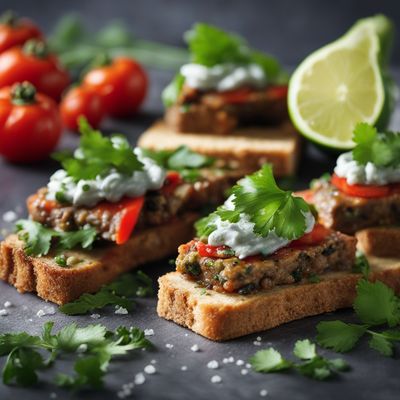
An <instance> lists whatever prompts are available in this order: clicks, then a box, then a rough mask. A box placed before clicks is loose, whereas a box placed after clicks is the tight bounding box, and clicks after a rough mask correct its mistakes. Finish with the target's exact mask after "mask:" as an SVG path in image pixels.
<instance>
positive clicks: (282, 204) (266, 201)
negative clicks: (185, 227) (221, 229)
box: [195, 164, 310, 240]
mask: <svg viewBox="0 0 400 400" xmlns="http://www.w3.org/2000/svg"><path fill="white" fill-rule="evenodd" d="M232 196H233V204H234V209H233V210H230V209H227V208H226V207H225V206H224V205H223V206H220V207H219V208H218V209H217V210H216V211H215V212H214V213H212V214H210V215H209V216H207V217H205V218H202V219H200V220H199V221H198V222H197V223H196V225H195V226H196V230H197V236H199V237H204V236H208V235H209V234H210V233H211V232H213V231H214V230H215V229H216V226H215V222H214V221H215V219H216V218H218V217H219V218H221V219H222V220H223V221H230V222H238V221H239V219H240V215H241V214H247V215H248V216H249V218H250V221H251V222H253V223H254V232H255V233H257V234H259V235H261V236H266V235H268V233H269V232H271V231H274V232H275V233H276V234H277V235H278V236H280V237H283V238H287V239H289V240H294V239H297V238H299V237H301V236H302V235H303V234H304V232H305V230H306V219H305V216H304V213H307V212H310V207H309V205H308V204H307V203H306V202H305V201H304V200H303V199H302V198H300V197H295V196H293V193H292V192H291V191H285V190H282V189H280V188H279V187H278V186H277V184H276V182H275V179H274V176H273V173H272V167H271V166H270V165H268V164H266V165H264V166H263V167H262V169H261V170H260V171H258V172H256V173H254V174H252V175H248V176H246V177H245V178H244V179H242V180H241V181H239V182H238V184H237V185H235V186H234V187H233V188H232Z"/></svg>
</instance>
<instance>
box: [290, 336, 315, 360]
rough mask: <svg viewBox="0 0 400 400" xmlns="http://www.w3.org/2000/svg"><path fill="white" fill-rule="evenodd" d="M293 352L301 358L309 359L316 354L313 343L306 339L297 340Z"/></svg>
mask: <svg viewBox="0 0 400 400" xmlns="http://www.w3.org/2000/svg"><path fill="white" fill-rule="evenodd" d="M293 354H294V355H295V356H296V357H298V358H300V359H301V360H310V359H311V358H314V357H315V356H316V355H317V353H316V349H315V344H314V343H311V342H310V341H309V340H308V339H304V340H298V341H297V342H296V343H295V345H294V349H293Z"/></svg>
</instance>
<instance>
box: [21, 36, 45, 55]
mask: <svg viewBox="0 0 400 400" xmlns="http://www.w3.org/2000/svg"><path fill="white" fill-rule="evenodd" d="M23 51H24V53H25V54H28V55H30V56H34V57H37V58H46V57H47V56H48V55H49V49H48V47H47V45H46V43H44V42H43V41H41V40H37V39H31V40H28V41H27V42H26V43H25V44H24V47H23Z"/></svg>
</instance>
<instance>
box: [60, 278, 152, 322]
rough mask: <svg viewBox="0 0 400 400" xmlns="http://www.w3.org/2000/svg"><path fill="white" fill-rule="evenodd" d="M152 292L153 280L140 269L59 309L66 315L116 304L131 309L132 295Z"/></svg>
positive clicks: (150, 293) (143, 295) (142, 295)
mask: <svg viewBox="0 0 400 400" xmlns="http://www.w3.org/2000/svg"><path fill="white" fill-rule="evenodd" d="M152 294H153V282H152V280H151V279H150V278H149V277H148V276H147V275H146V274H145V273H143V272H142V271H137V272H136V273H133V274H124V275H121V276H120V277H119V278H118V279H116V280H115V281H114V282H111V283H110V284H108V285H105V286H103V287H102V288H101V289H100V290H99V291H98V292H97V293H95V294H90V293H85V294H83V295H82V296H81V297H79V299H77V300H75V301H73V302H71V303H67V304H64V305H62V306H61V307H60V308H59V310H60V311H61V312H63V313H64V314H67V315H80V314H86V313H87V312H89V311H93V310H95V309H101V308H104V307H105V306H108V305H118V306H120V307H123V308H126V309H127V310H131V309H132V306H133V304H134V303H133V301H132V297H135V296H138V297H145V296H150V295H152Z"/></svg>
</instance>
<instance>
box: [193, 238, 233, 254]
mask: <svg viewBox="0 0 400 400" xmlns="http://www.w3.org/2000/svg"><path fill="white" fill-rule="evenodd" d="M196 247H197V251H198V252H199V256H200V257H213V258H230V257H233V256H234V255H235V253H234V251H233V250H232V249H231V248H230V247H228V246H212V245H210V244H205V243H203V242H200V241H198V242H197V244H196Z"/></svg>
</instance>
